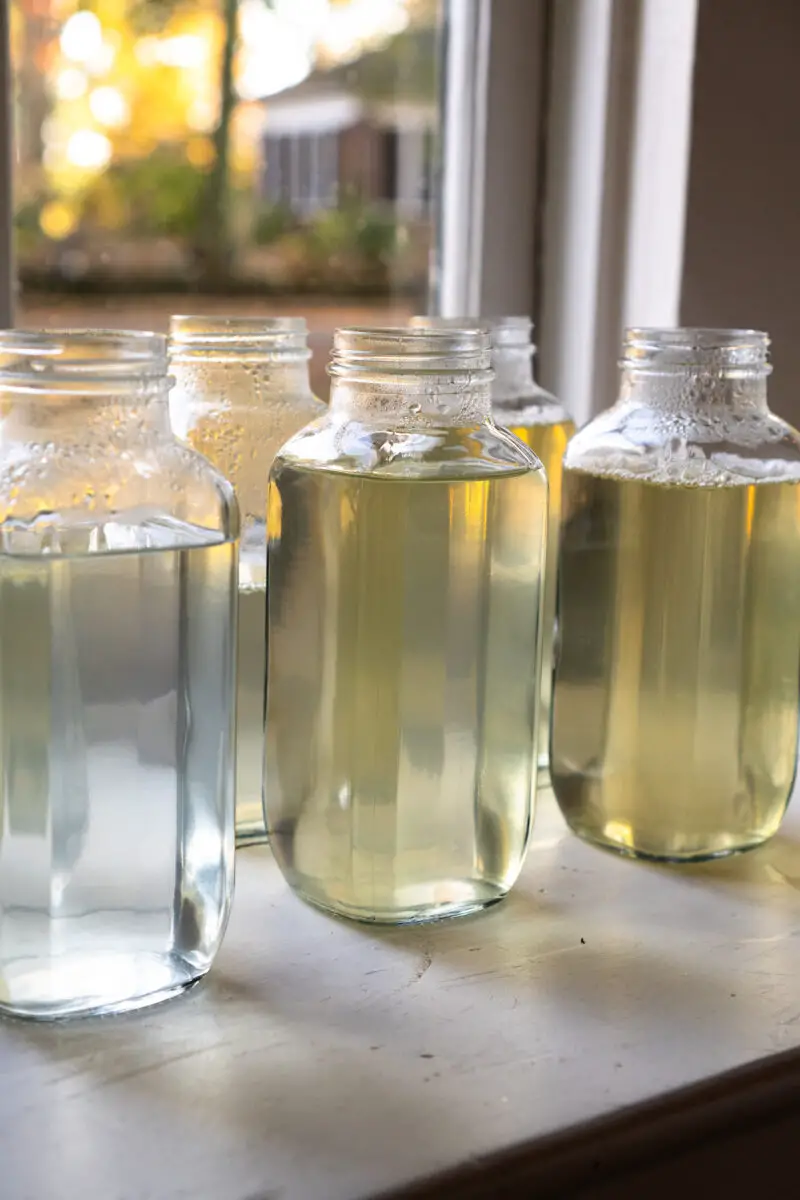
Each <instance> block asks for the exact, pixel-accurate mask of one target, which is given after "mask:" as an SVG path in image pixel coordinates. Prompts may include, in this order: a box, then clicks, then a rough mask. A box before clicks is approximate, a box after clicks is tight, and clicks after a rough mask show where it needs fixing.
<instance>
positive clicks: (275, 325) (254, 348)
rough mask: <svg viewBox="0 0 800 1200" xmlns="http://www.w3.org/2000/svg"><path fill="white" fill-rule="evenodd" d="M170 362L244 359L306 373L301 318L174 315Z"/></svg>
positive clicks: (306, 351)
mask: <svg viewBox="0 0 800 1200" xmlns="http://www.w3.org/2000/svg"><path fill="white" fill-rule="evenodd" d="M169 353H170V361H171V362H192V361H201V362H219V363H225V362H231V361H236V362H244V363H248V364H252V365H259V364H264V365H269V366H271V367H273V368H278V367H281V368H285V369H287V370H294V371H295V372H296V373H302V371H303V370H304V369H305V374H306V375H307V374H308V361H309V359H310V358H311V351H310V350H309V348H308V326H307V325H306V321H305V318H304V317H205V316H199V317H197V316H176V317H173V318H172V319H171V321H170V342H169Z"/></svg>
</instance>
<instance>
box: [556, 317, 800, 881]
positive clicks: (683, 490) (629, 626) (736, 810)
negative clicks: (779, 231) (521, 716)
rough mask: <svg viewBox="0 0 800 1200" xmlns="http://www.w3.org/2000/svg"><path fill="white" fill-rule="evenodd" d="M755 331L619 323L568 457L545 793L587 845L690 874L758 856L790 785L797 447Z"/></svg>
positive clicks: (796, 669) (798, 631) (798, 584)
mask: <svg viewBox="0 0 800 1200" xmlns="http://www.w3.org/2000/svg"><path fill="white" fill-rule="evenodd" d="M767 346H768V338H767V335H766V334H764V333H758V332H754V331H751V330H735V329H632V330H629V332H628V334H627V338H626V341H625V346H624V351H623V361H622V386H621V391H620V396H619V399H618V400H617V402H616V404H614V405H613V407H612V408H610V409H608V411H606V412H604V413H601V414H600V415H599V416H597V417H595V418H594V420H593V421H591V422H590V423H589V424H588V425H587V426H585V427H584V428H583V429H582V430H581V431H580V433H578V434H576V436H575V437H574V438H573V440H572V441H571V442H570V444H569V446H568V447H567V452H566V456H565V459H564V493H563V494H564V509H563V516H562V528H561V556H560V563H559V585H558V586H559V649H558V653H557V656H556V671H555V686H554V692H553V728H552V738H551V754H552V761H551V770H552V776H553V788H554V791H555V794H556V797H557V799H558V802H559V805H560V806H561V809H562V811H563V813H564V816H565V817H566V819H567V821H568V823H569V825H570V826H571V827H572V829H573V830H574V831H575V832H576V833H578V834H579V835H580V836H582V837H584V838H586V839H588V840H590V841H593V842H598V843H600V844H601V845H604V846H608V847H611V848H614V849H616V850H619V851H621V852H623V853H625V854H629V855H637V856H642V857H647V858H656V859H670V860H674V861H687V860H691V859H702V858H711V857H715V856H718V855H725V854H731V853H733V852H735V851H739V850H746V849H748V848H750V847H752V846H757V845H759V844H760V843H762V842H764V841H765V840H766V839H767V838H768V837H770V836H771V834H773V833H774V832H775V830H776V829H777V828H778V825H779V824H780V821H781V818H782V816H783V813H784V810H785V808H786V803H787V801H788V799H789V794H790V792H791V788H792V782H793V779H794V774H795V761H796V751H797V733H798V699H800V697H799V695H798V679H799V678H800V622H798V618H797V598H798V595H800V435H798V434H797V432H796V431H795V430H794V429H792V428H791V427H790V426H789V425H787V424H786V422H785V421H782V420H781V419H780V418H779V417H777V416H775V415H774V414H773V413H771V412H770V411H769V408H768V407H767V375H768V373H769V370H770V367H769V363H768V355H767Z"/></svg>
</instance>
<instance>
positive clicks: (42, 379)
mask: <svg viewBox="0 0 800 1200" xmlns="http://www.w3.org/2000/svg"><path fill="white" fill-rule="evenodd" d="M166 373H167V339H166V337H165V336H164V335H163V334H161V333H140V332H138V331H130V330H115V329H4V330H0V390H4V391H8V390H13V391H58V390H70V391H78V390H80V389H81V388H82V387H91V389H92V390H97V388H100V387H101V386H103V385H107V386H108V388H109V389H110V390H114V386H115V385H117V386H119V387H120V388H122V389H125V388H130V387H131V386H132V385H136V384H140V385H141V384H146V383H147V382H148V381H156V380H158V379H163V380H164V381H165V382H166Z"/></svg>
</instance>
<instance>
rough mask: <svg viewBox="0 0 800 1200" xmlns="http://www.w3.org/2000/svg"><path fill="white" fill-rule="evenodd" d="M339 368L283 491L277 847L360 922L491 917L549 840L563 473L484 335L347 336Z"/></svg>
mask: <svg viewBox="0 0 800 1200" xmlns="http://www.w3.org/2000/svg"><path fill="white" fill-rule="evenodd" d="M330 373H331V376H332V379H333V386H332V390H331V400H330V411H329V413H328V415H327V416H326V417H325V418H324V419H323V420H322V421H320V422H317V423H316V424H315V425H313V426H311V427H309V428H308V429H305V430H303V431H302V432H301V433H299V434H297V435H296V436H295V437H294V438H292V440H291V441H290V442H289V443H288V444H287V445H286V446H284V447H283V449H282V450H281V451H280V452H279V454H278V456H277V458H276V460H275V464H274V466H273V469H272V475H271V479H270V495H269V509H268V535H269V544H268V563H269V596H268V641H269V658H268V670H267V751H266V771H267V787H266V796H267V802H266V811H267V827H268V831H269V836H270V842H271V845H272V849H273V852H274V854H275V858H276V860H277V862H278V864H279V866H280V868H281V870H282V871H283V873H284V875H285V876H286V878H287V880H288V881H289V883H290V884H291V886H292V887H293V888H295V889H296V891H298V892H299V893H300V894H301V895H302V896H303V897H305V898H306V899H307V900H310V901H312V902H313V903H315V904H317V905H320V906H321V907H323V908H326V909H330V910H333V911H335V912H337V913H340V914H342V915H345V916H349V917H355V918H358V919H361V920H366V921H384V922H399V921H421V920H427V919H430V918H434V917H440V916H445V915H448V914H457V913H464V912H469V911H472V910H474V909H479V908H482V907H484V906H485V905H488V904H491V903H493V902H494V901H496V900H499V899H501V898H502V897H503V896H504V895H505V894H506V892H507V891H508V889H509V888H510V887H511V886H512V884H513V883H514V880H515V879H516V877H517V875H518V873H519V870H520V867H521V865H522V861H523V857H524V854H525V848H526V845H527V840H528V832H529V828H530V822H531V804H532V799H533V795H534V791H535V774H536V772H535V755H534V743H535V733H534V731H535V721H536V718H537V709H538V683H537V679H538V676H537V668H538V665H539V654H540V638H541V627H540V621H539V605H540V584H541V571H542V563H543V556H544V542H545V536H546V529H545V525H546V510H547V484H546V480H545V477H544V472H543V470H542V467H541V464H540V463H539V461H538V459H537V458H536V457H535V456H534V455H533V454H532V453H531V452H530V451H529V450H527V449H526V448H525V447H524V446H523V445H521V444H520V442H519V441H518V440H517V439H516V438H513V437H511V436H510V435H509V434H508V433H507V432H505V431H504V430H501V429H499V428H497V427H496V426H495V425H494V423H493V421H492V420H491V390H490V389H491V372H490V370H489V340H488V337H487V335H486V334H485V333H484V332H483V331H481V330H476V329H472V330H454V331H451V330H426V329H385V330H372V329H340V330H338V331H337V332H336V335H335V339H334V351H333V358H332V364H331V367H330Z"/></svg>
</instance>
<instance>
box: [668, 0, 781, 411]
mask: <svg viewBox="0 0 800 1200" xmlns="http://www.w3.org/2000/svg"><path fill="white" fill-rule="evenodd" d="M683 271H684V273H683V291H682V302H681V320H682V322H683V324H685V325H710V326H723V327H737V326H748V327H755V328H758V329H766V330H768V331H769V333H770V334H771V335H772V337H773V359H774V364H775V373H774V375H773V377H772V380H771V384H770V403H771V406H772V407H773V408H774V409H775V410H776V411H777V412H779V413H780V414H781V415H782V416H784V417H786V418H787V419H788V420H791V421H793V422H794V423H795V424H798V425H800V3H798V0H758V2H756V0H700V8H699V21H698V29H697V57H696V67H695V80H694V111H693V128H692V150H691V167H690V177H689V197H688V206H687V224H686V244H685V257H684V268H683Z"/></svg>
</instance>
